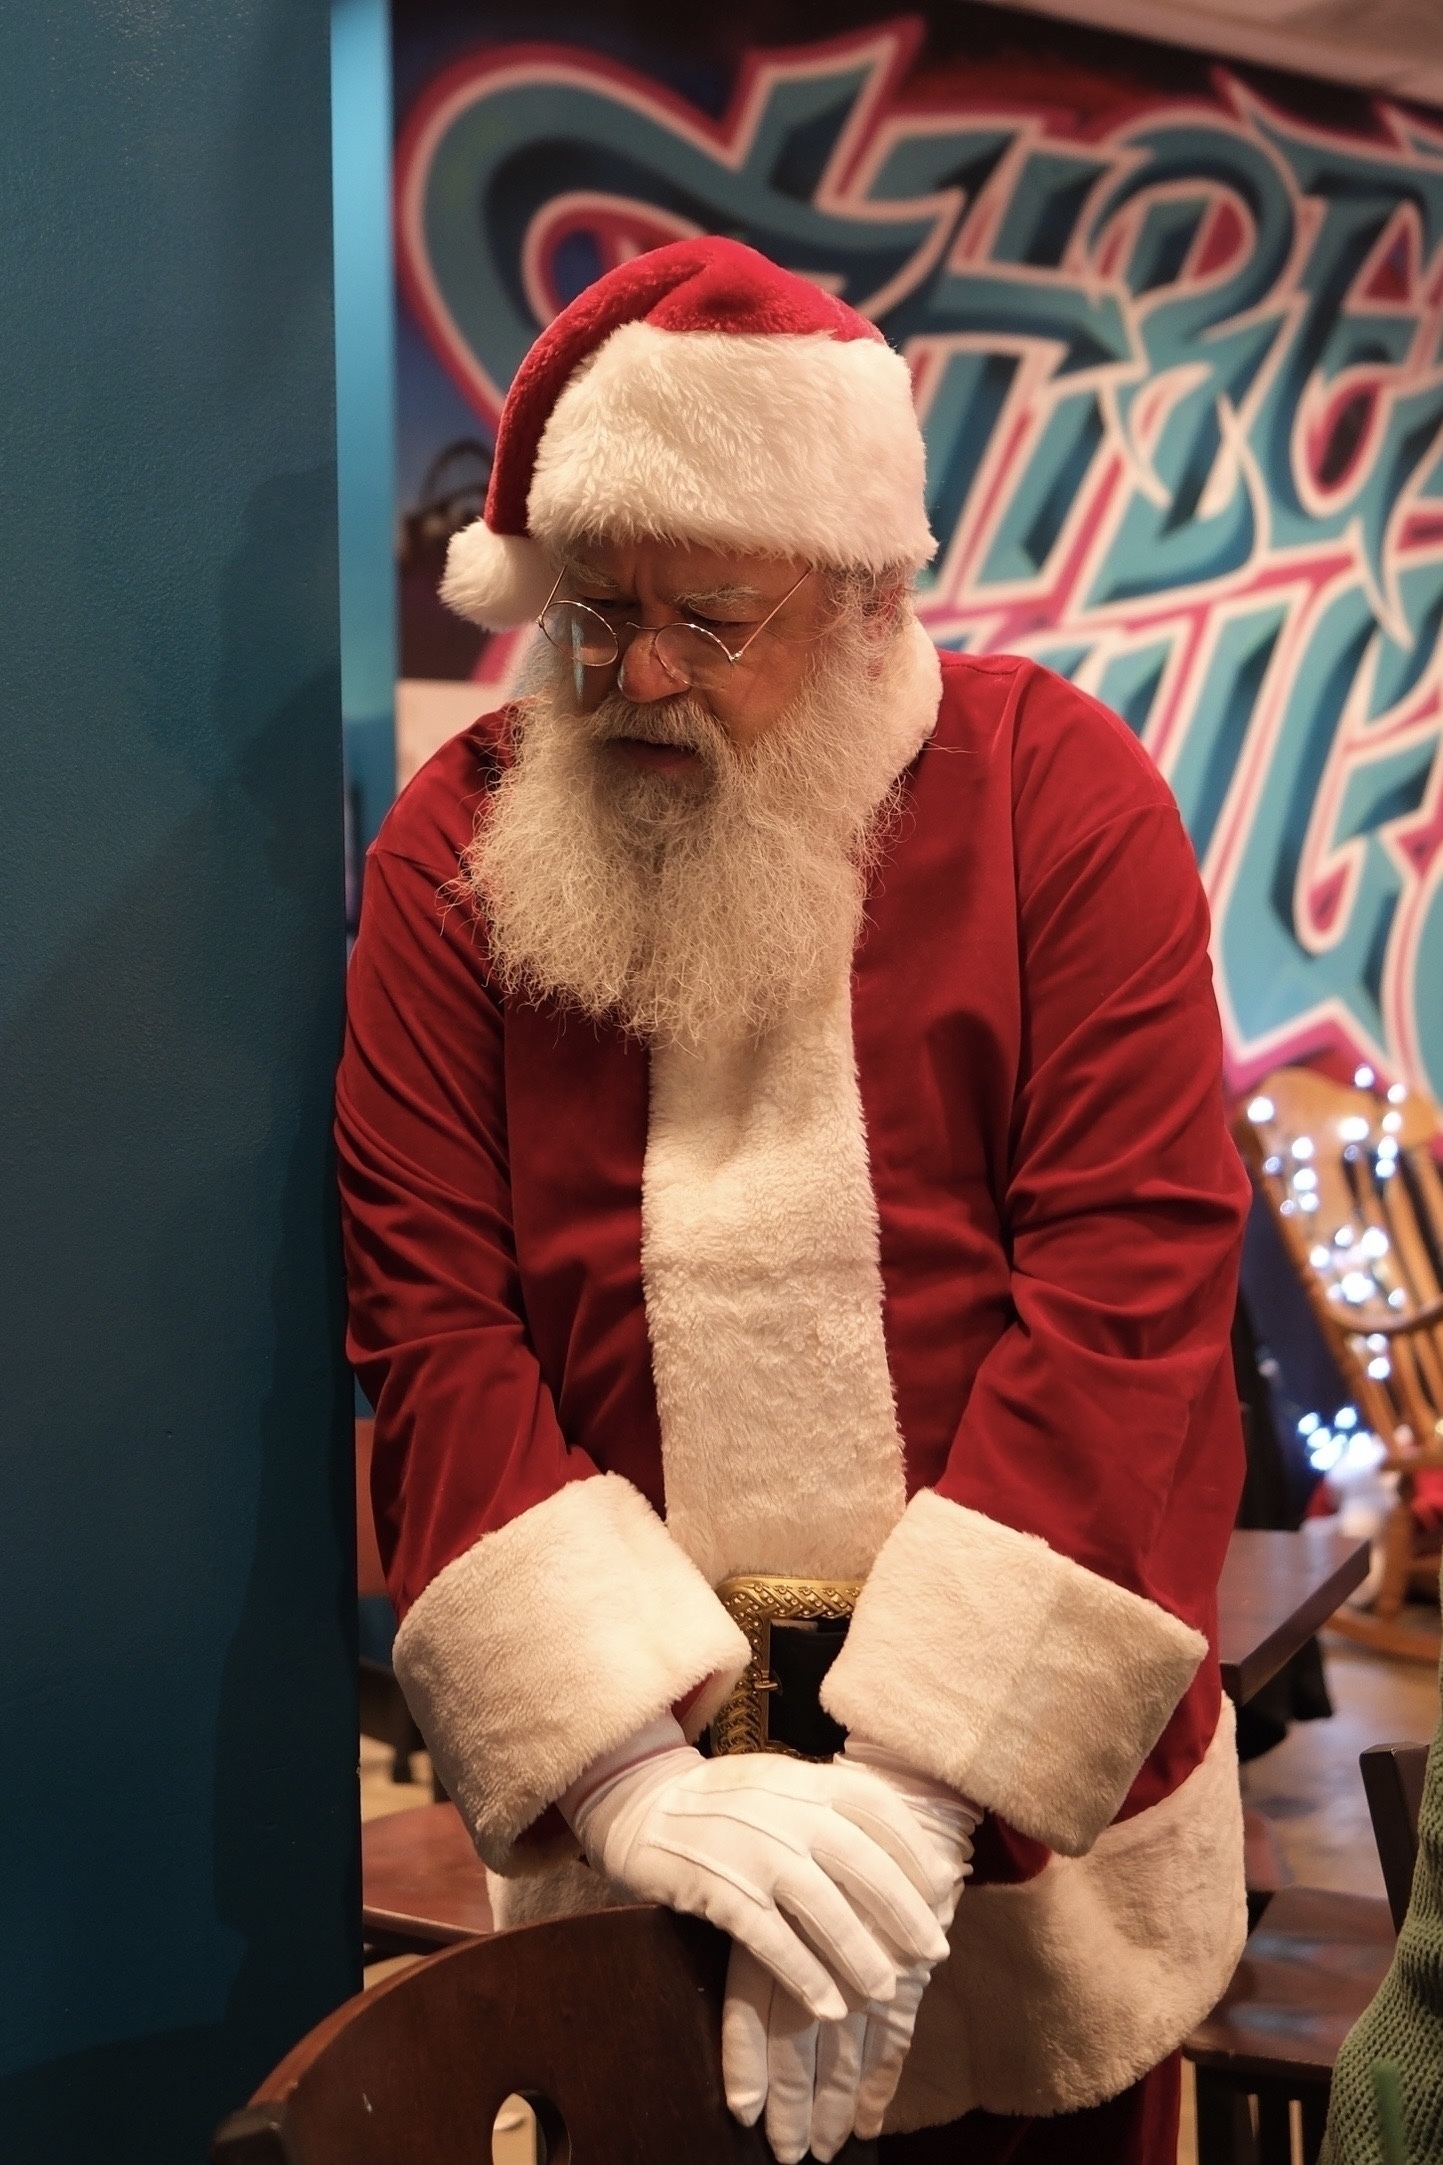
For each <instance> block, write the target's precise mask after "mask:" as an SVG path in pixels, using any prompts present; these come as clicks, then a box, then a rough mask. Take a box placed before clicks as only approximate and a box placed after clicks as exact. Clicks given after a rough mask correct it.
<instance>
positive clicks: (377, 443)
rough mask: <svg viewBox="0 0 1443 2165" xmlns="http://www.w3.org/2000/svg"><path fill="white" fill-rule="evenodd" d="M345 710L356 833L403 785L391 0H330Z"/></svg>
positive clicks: (362, 838)
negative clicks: (398, 710) (398, 720)
mask: <svg viewBox="0 0 1443 2165" xmlns="http://www.w3.org/2000/svg"><path fill="white" fill-rule="evenodd" d="M331 110H332V150H331V157H332V170H333V175H334V188H335V260H336V452H337V461H338V473H337V479H338V483H339V497H340V520H341V558H340V562H341V710H342V713H343V715H344V717H345V731H346V775H347V780H348V782H349V784H350V786H351V790H352V792H353V796H352V804H353V808H354V811H355V814H356V823H357V829H358V833H357V839H358V842H359V843H360V845H361V847H363V848H364V847H365V845H366V844H367V843H368V842H370V841H371V839H372V837H373V836H374V834H375V832H376V829H377V827H379V825H380V823H381V821H382V819H383V818H384V817H385V814H386V810H387V807H388V806H389V805H390V802H391V799H392V797H393V796H394V795H395V793H396V738H395V683H396V654H397V641H396V561H395V530H396V478H395V466H396V451H395V442H396V352H395V335H396V303H395V291H394V280H393V273H392V263H391V18H390V8H389V6H388V4H387V0H332V5H331Z"/></svg>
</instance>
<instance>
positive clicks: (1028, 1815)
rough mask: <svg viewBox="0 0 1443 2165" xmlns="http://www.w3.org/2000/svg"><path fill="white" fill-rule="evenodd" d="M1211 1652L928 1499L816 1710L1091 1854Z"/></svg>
mask: <svg viewBox="0 0 1443 2165" xmlns="http://www.w3.org/2000/svg"><path fill="white" fill-rule="evenodd" d="M1206 1652H1207V1641H1206V1640H1205V1639H1204V1638H1203V1637H1202V1636H1201V1634H1200V1633H1198V1632H1196V1631H1193V1630H1191V1629H1190V1628H1189V1626H1188V1625H1186V1624H1184V1623H1182V1622H1181V1621H1180V1620H1179V1618H1177V1617H1175V1616H1171V1615H1169V1614H1168V1612H1167V1611H1166V1610H1165V1609H1161V1608H1159V1607H1158V1606H1157V1605H1156V1603H1154V1602H1151V1601H1145V1600H1143V1598H1142V1597H1141V1596H1140V1595H1138V1594H1132V1593H1129V1592H1127V1590H1126V1589H1125V1588H1124V1587H1121V1586H1116V1585H1114V1584H1113V1582H1112V1581H1111V1580H1110V1579H1105V1578H1102V1577H1101V1576H1100V1575H1099V1574H1098V1573H1097V1572H1095V1571H1088V1570H1086V1569H1085V1568H1084V1567H1083V1566H1082V1565H1081V1564H1076V1563H1073V1562H1072V1560H1071V1559H1070V1558H1069V1557H1066V1556H1062V1555H1059V1554H1058V1552H1057V1551H1056V1550H1055V1549H1052V1548H1049V1547H1048V1545H1047V1543H1046V1542H1045V1541H1041V1540H1039V1539H1038V1538H1037V1537H1036V1536H1035V1535H1033V1534H1023V1533H1018V1532H1017V1531H1016V1530H1015V1529H1014V1528H1012V1527H1010V1526H1003V1525H1000V1524H999V1523H998V1522H997V1521H996V1520H995V1519H989V1518H984V1517H983V1515H982V1514H981V1513H980V1512H978V1511H968V1510H965V1509H964V1508H963V1507H962V1506H961V1505H960V1504H954V1503H948V1502H947V1501H946V1500H945V1498H943V1497H941V1496H938V1495H937V1494H936V1493H935V1491H933V1490H931V1489H922V1490H921V1491H919V1493H918V1494H917V1495H916V1496H914V1497H913V1499H912V1501H911V1503H910V1504H909V1505H908V1507H907V1510H906V1513H905V1514H904V1516H903V1518H902V1520H901V1522H900V1524H899V1525H898V1526H897V1527H896V1528H895V1530H894V1531H893V1532H892V1533H891V1534H890V1535H889V1536H888V1538H887V1540H886V1542H885V1543H884V1545H883V1547H882V1550H881V1553H880V1554H879V1555H878V1557H877V1561H876V1563H875V1564H874V1565H873V1567H872V1572H871V1576H870V1577H869V1578H868V1580H867V1583H866V1585H865V1587H864V1588H863V1590H862V1596H861V1599H860V1600H859V1602H858V1603H857V1610H856V1614H855V1616H854V1617H853V1619H852V1628H851V1630H850V1631H849V1632H848V1634H847V1638H846V1643H845V1644H844V1646H843V1648H842V1651H841V1653H840V1654H839V1655H838V1657H837V1660H836V1662H835V1663H834V1665H833V1667H832V1669H831V1672H830V1673H829V1675H828V1677H827V1679H826V1682H825V1684H824V1685H823V1688H822V1701H823V1704H824V1705H825V1707H826V1709H827V1711H828V1713H829V1714H831V1715H832V1716H833V1717H834V1718H835V1719H836V1720H837V1721H839V1722H841V1723H843V1724H844V1725H845V1726H846V1727H847V1728H849V1729H855V1730H857V1731H858V1732H859V1734H861V1735H863V1736H866V1737H868V1738H870V1739H872V1740H873V1741H874V1742H876V1743H878V1744H885V1745H888V1746H889V1747H890V1748H891V1749H892V1750H893V1751H896V1752H900V1753H901V1754H902V1755H903V1757H905V1758H907V1759H910V1760H911V1762H912V1764H913V1765H914V1766H917V1767H920V1768H921V1769H922V1770H923V1771H924V1772H925V1773H928V1774H931V1775H934V1776H935V1777H936V1778H937V1779H938V1780H940V1781H944V1782H948V1783H950V1784H951V1786H952V1787H953V1788H954V1789H958V1790H960V1791H961V1792H962V1794H963V1795H964V1796H967V1797H971V1798H973V1799H975V1801H976V1802H977V1803H979V1804H983V1805H986V1806H988V1807H989V1808H990V1809H991V1810H992V1811H995V1812H998V1813H1000V1814H1001V1816H1002V1817H1003V1818H1004V1819H1005V1820H1007V1822H1008V1823H1009V1825H1011V1826H1014V1827H1016V1828H1017V1829H1018V1830H1019V1832H1021V1833H1023V1834H1028V1835H1031V1836H1032V1837H1033V1839H1034V1840H1036V1841H1039V1842H1045V1843H1046V1845H1047V1847H1048V1848H1049V1849H1052V1850H1055V1851H1057V1852H1058V1853H1059V1854H1060V1855H1062V1856H1065V1857H1080V1856H1084V1855H1085V1854H1086V1852H1087V1851H1088V1850H1089V1849H1090V1848H1091V1847H1092V1845H1093V1843H1094V1842H1095V1841H1096V1840H1097V1837H1098V1835H1099V1834H1100V1833H1101V1832H1102V1830H1103V1828H1104V1827H1106V1826H1107V1825H1108V1824H1109V1823H1110V1822H1111V1820H1112V1819H1113V1817H1114V1816H1115V1814H1116V1812H1117V1809H1118V1807H1119V1805H1120V1804H1121V1803H1122V1801H1123V1798H1124V1797H1125V1796H1126V1795H1127V1792H1128V1790H1129V1788H1130V1787H1131V1786H1132V1782H1133V1779H1134V1777H1135V1775H1136V1774H1137V1771H1138V1768H1139V1767H1140V1766H1141V1765H1142V1762H1143V1761H1144V1759H1146V1757H1147V1755H1148V1753H1149V1752H1150V1751H1151V1750H1152V1747H1153V1745H1154V1744H1155V1743H1156V1742H1157V1740H1158V1738H1159V1736H1160V1735H1161V1734H1162V1731H1163V1728H1164V1726H1165V1725H1166V1723H1167V1720H1168V1717H1169V1715H1170V1714H1171V1713H1172V1711H1173V1708H1174V1707H1175V1706H1176V1705H1177V1703H1178V1700H1179V1699H1180V1698H1181V1697H1182V1695H1183V1693H1184V1691H1186V1689H1187V1687H1188V1684H1189V1683H1190V1682H1191V1680H1192V1677H1193V1673H1194V1671H1195V1670H1196V1668H1197V1666H1198V1663H1199V1662H1200V1661H1201V1660H1202V1658H1203V1655H1204V1654H1205V1653H1206Z"/></svg>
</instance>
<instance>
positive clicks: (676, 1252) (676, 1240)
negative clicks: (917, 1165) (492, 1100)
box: [641, 982, 906, 1585]
mask: <svg viewBox="0 0 1443 2165" xmlns="http://www.w3.org/2000/svg"><path fill="white" fill-rule="evenodd" d="M641 1253H642V1277H643V1281H644V1284H645V1288H646V1313H647V1322H648V1326H649V1328H650V1332H651V1348H652V1372H653V1375H654V1377H655V1379H656V1397H657V1407H658V1411H659V1413H660V1416H661V1435H662V1457H663V1464H664V1467H665V1474H666V1520H667V1526H668V1529H669V1530H670V1532H671V1533H672V1535H673V1537H674V1538H675V1539H676V1540H677V1541H679V1542H680V1544H681V1546H682V1547H683V1548H684V1549H685V1550H686V1552H687V1554H688V1555H689V1556H690V1557H691V1558H692V1559H693V1561H694V1562H695V1563H696V1564H697V1565H698V1567H699V1568H700V1570H701V1572H702V1574H703V1576H704V1577H706V1578H707V1579H709V1580H710V1581H711V1582H712V1584H713V1585H715V1584H716V1582H717V1581H718V1580H719V1579H723V1578H726V1577H728V1576H729V1575H730V1574H732V1573H734V1572H741V1571H767V1572H780V1573H788V1574H793V1575H799V1576H804V1577H811V1578H863V1577H865V1576H866V1573H867V1571H868V1569H869V1568H870V1566H871V1564H872V1561H873V1559H874V1558H875V1556H876V1554H877V1551H878V1549H879V1548H880V1547H881V1545H882V1543H883V1541H884V1540H885V1539H886V1537H887V1535H888V1534H889V1533H890V1532H891V1530H892V1528H893V1526H894V1525H895V1524H896V1523H897V1520H898V1519H899V1518H900V1517H901V1515H902V1510H903V1507H904V1505H905V1503H906V1492H905V1485H904V1479H903V1467H902V1440H901V1437H900V1435H899V1434H898V1430H897V1417H896V1410H895V1407H894V1404H893V1398H892V1379H891V1376H890V1374H889V1372H888V1368H887V1353H886V1347H885V1345H884V1344H883V1339H882V1276H881V1265H880V1261H879V1255H878V1232H877V1206H876V1201H875V1198H874V1196H873V1192H872V1181H871V1172H870V1168H869V1166H868V1161H867V1144H866V1136H865V1133H864V1130H863V1125H862V1105H861V1097H860V1094H859V1091H858V1087H857V1075H856V1067H855V1062H854V1059H853V1054H852V1015H851V998H850V986H849V984H848V983H845V982H844V983H843V984H842V985H840V986H839V987H838V988H837V989H836V991H835V992H834V993H833V995H832V996H831V998H829V999H828V1000H826V1001H824V1002H821V1003H819V1004H818V1005H817V1006H815V1007H813V1008H810V1009H808V1010H807V1011H806V1012H804V1013H800V1014H795V1015H791V1016H788V1017H787V1018H786V1020H785V1021H784V1022H783V1023H782V1024H781V1025H780V1026H779V1027H778V1028H777V1029H775V1030H774V1031H772V1032H771V1033H770V1034H769V1035H768V1036H767V1037H766V1038H765V1039H764V1040H763V1041H762V1042H761V1043H760V1044H759V1045H744V1046H733V1047H709V1048H706V1049H705V1050H703V1051H701V1052H696V1053H692V1052H684V1051H678V1050H668V1051H665V1052H658V1053H656V1054H654V1055H653V1059H652V1081H651V1122H650V1130H649V1135H648V1141H647V1152H646V1168H645V1174H644V1177H643V1184H642V1251H641Z"/></svg>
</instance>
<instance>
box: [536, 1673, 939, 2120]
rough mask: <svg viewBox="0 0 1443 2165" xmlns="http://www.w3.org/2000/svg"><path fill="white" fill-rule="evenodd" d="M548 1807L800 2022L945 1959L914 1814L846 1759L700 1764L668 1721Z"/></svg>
mask: <svg viewBox="0 0 1443 2165" xmlns="http://www.w3.org/2000/svg"><path fill="white" fill-rule="evenodd" d="M560 1805H561V1810H562V1812H563V1813H564V1814H565V1816H566V1818H567V1820H568V1821H569V1822H570V1824H571V1826H572V1828H573V1830H574V1831H575V1833H576V1835H577V1837H578V1839H579V1840H580V1842H581V1845H582V1848H583V1849H584V1850H585V1851H586V1854H587V1856H588V1858H589V1859H590V1861H591V1862H592V1864H593V1865H595V1866H596V1867H597V1869H598V1870H599V1871H602V1872H605V1873H606V1874H607V1876H608V1877H609V1878H611V1879H613V1880H615V1881H616V1882H617V1884H618V1885H619V1886H622V1887H625V1888H626V1889H627V1891H628V1892H629V1893H631V1894H634V1895H637V1896H638V1897H639V1898H640V1899H641V1900H643V1901H646V1902H661V1903H664V1904H665V1905H666V1906H667V1907H668V1908H669V1909H679V1910H687V1911H690V1912H691V1913H692V1914H693V1915H695V1916H698V1917H705V1918H707V1919H708V1920H709V1921H710V1922H711V1923H712V1924H714V1925H718V1926H719V1927H720V1928H721V1930H722V1931H723V1932H726V1933H728V1934H730V1936H731V1938H732V1940H733V1942H734V1943H735V1946H736V1947H737V1949H739V1950H740V1949H745V1950H746V1952H747V1954H748V1955H749V1956H750V1957H751V1959H752V1962H753V1965H754V1968H755V1972H756V1974H757V1975H759V1976H764V1977H766V1978H768V1979H774V1980H776V1982H777V1983H779V1984H780V1985H781V1986H783V1987H784V1988H785V1990H786V1992H787V1993H788V1995H789V1996H790V1997H791V1999H792V2000H794V2001H796V2002H799V2003H800V2005H801V2006H802V2007H803V2008H805V2009H806V2010H807V2014H808V2017H809V2018H811V2019H820V2020H823V2021H827V2022H834V2021H841V2020H842V2019H844V2018H845V2017H846V2015H847V2011H848V2008H849V2006H850V2007H858V2006H862V2005H865V2004H868V2003H876V2004H877V2005H879V2006H881V2005H885V2004H886V2003H887V2002H889V2001H891V2000H892V1999H893V1997H894V1996H895V1994H896V1991H897V1988H898V1980H899V1978H900V1977H902V1976H903V1975H904V1973H906V1972H908V1971H910V1970H911V1969H912V1968H914V1967H915V1966H916V1965H918V1964H923V1965H925V1966H926V1968H927V1970H928V1971H929V1972H930V1970H931V1967H932V1965H933V1963H935V1962H938V1961H940V1960H941V1958H942V1956H943V1955H944V1954H945V1953H946V1952H947V1941H946V1938H945V1935H944V1933H943V1931H942V1928H941V1927H940V1926H939V1924H938V1922H937V1918H936V1915H935V1910H934V1904H933V1902H932V1900H931V1897H930V1877H931V1867H930V1865H929V1862H928V1858H927V1854H926V1835H925V1832H924V1831H923V1830H922V1829H921V1828H920V1827H919V1823H918V1821H917V1817H916V1814H915V1813H914V1812H913V1810H912V1809H911V1807H910V1805H909V1804H908V1802H907V1801H906V1800H905V1799H904V1798H902V1797H900V1796H898V1795H896V1794H895V1793H893V1792H891V1791H889V1790H888V1788H887V1786H886V1785H885V1784H884V1783H882V1782H879V1781H878V1780H877V1778H876V1776H875V1775H874V1774H872V1773H871V1772H870V1771H869V1770H867V1769H865V1768H863V1767H861V1766H857V1765H853V1764H852V1763H850V1762H849V1761H838V1762H837V1763H835V1764H833V1765H830V1766H817V1765H814V1764H812V1763H811V1762H809V1761H806V1760H801V1759H787V1758H783V1757H781V1756H780V1755H778V1754H776V1753H772V1752H738V1753H735V1754H733V1755H731V1756H728V1757H725V1758H720V1759H703V1758H702V1756H701V1754H700V1752H697V1751H694V1750H693V1749H692V1747H691V1746H690V1745H689V1744H687V1743H686V1742H685V1740H684V1738H683V1737H682V1733H681V1730H680V1728H679V1727H678V1725H677V1724H676V1722H675V1721H673V1720H671V1718H670V1717H669V1716H668V1717H664V1718H663V1719H662V1720H661V1721H659V1722H656V1723H653V1724H652V1726H651V1727H650V1728H649V1729H648V1730H646V1731H644V1732H642V1734H641V1735H639V1736H636V1737H633V1738H632V1739H631V1740H630V1742H629V1743H628V1744H627V1745H625V1746H623V1747H622V1748H621V1749H620V1750H619V1751H617V1752H613V1753H612V1754H610V1755H609V1757H608V1758H606V1759H603V1760H599V1761H597V1763H596V1764H595V1765H594V1766H592V1767H590V1768H589V1769H588V1770H587V1772H586V1774H584V1775H583V1776H582V1778H581V1780H580V1781H578V1782H577V1783H576V1784H575V1785H574V1786H573V1787H572V1788H571V1789H570V1790H568V1791H567V1793H566V1795H565V1796H564V1797H562V1798H561V1799H560ZM919 1890H929V1891H927V1892H926V1893H924V1892H923V1891H919ZM839 1988H840V1989H839ZM844 1995H845V1996H844ZM752 2117H753V2119H755V2117H756V2114H755V2113H753V2115H752ZM798 2154H800V2153H798Z"/></svg>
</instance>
